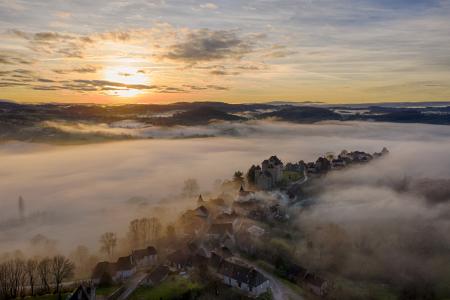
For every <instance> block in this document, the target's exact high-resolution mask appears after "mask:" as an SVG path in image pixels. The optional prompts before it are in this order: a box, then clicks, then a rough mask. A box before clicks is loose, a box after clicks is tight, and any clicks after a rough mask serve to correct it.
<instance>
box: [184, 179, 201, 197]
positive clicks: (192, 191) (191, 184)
mask: <svg viewBox="0 0 450 300" xmlns="http://www.w3.org/2000/svg"><path fill="white" fill-rule="evenodd" d="M199 191H200V187H199V185H198V182H197V180H195V179H193V178H189V179H187V180H186V181H185V182H184V186H183V191H182V194H183V196H185V197H194V196H195V195H198V194H199Z"/></svg>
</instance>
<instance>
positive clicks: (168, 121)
mask: <svg viewBox="0 0 450 300" xmlns="http://www.w3.org/2000/svg"><path fill="white" fill-rule="evenodd" d="M213 120H218V121H240V120H243V118H241V117H238V116H235V115H232V114H229V113H227V112H224V111H221V110H219V109H216V108H212V107H208V106H206V107H198V108H194V109H191V110H187V111H183V112H179V113H176V114H174V115H173V116H172V117H164V118H152V119H151V120H150V122H151V123H153V124H155V125H206V124H208V123H209V122H211V121H213Z"/></svg>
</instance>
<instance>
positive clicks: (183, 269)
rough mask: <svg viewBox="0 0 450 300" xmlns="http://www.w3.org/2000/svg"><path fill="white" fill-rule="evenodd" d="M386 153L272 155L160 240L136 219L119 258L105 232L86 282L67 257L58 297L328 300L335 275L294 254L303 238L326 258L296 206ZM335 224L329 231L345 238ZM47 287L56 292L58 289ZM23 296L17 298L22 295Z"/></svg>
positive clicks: (151, 222) (201, 198) (204, 200)
mask: <svg viewBox="0 0 450 300" xmlns="http://www.w3.org/2000/svg"><path fill="white" fill-rule="evenodd" d="M388 153H389V151H388V150H387V149H386V148H383V149H382V151H381V152H376V153H373V154H369V153H366V152H362V151H352V152H348V151H345V150H344V151H342V152H341V153H340V154H339V155H337V156H335V155H333V154H331V153H328V154H326V155H324V156H321V157H319V158H318V159H317V160H316V161H315V162H307V163H305V162H304V161H299V162H296V163H287V164H284V163H283V162H282V161H281V160H280V159H279V158H278V157H277V156H275V155H274V156H271V157H270V158H268V159H266V160H264V161H263V162H262V163H261V165H257V166H255V165H252V166H251V167H250V168H249V170H248V171H247V172H246V174H244V173H243V172H240V171H237V172H235V174H234V175H233V178H232V179H231V180H226V181H224V182H222V185H221V188H220V193H216V194H212V193H211V194H210V193H208V194H204V195H202V194H200V195H198V194H197V196H195V198H193V199H192V205H190V206H191V207H192V208H191V209H187V210H185V211H183V212H182V213H181V214H180V215H179V216H178V217H177V219H176V220H175V221H174V222H173V223H171V224H169V225H168V226H167V228H166V233H165V234H162V235H161V234H159V232H160V231H161V228H162V226H161V223H160V222H159V220H158V219H157V218H155V217H151V218H142V219H135V220H133V221H132V222H130V227H129V233H130V235H129V236H127V238H126V239H127V240H128V241H130V242H131V243H130V244H129V245H127V248H122V249H130V252H129V253H127V254H126V253H125V252H124V251H123V250H122V251H121V252H120V253H115V249H116V248H117V247H116V246H117V242H118V240H117V238H116V236H115V234H114V233H112V232H108V233H105V234H104V235H102V237H101V243H102V250H103V251H104V252H105V253H106V254H107V255H106V256H105V258H107V259H106V260H104V261H100V262H98V263H96V264H95V263H94V265H91V266H90V268H89V265H88V266H87V268H88V269H90V270H92V271H90V272H89V273H90V274H91V275H90V278H89V279H83V280H77V281H71V282H69V281H68V280H69V279H70V278H69V277H72V275H73V266H72V263H71V262H70V261H68V260H64V258H63V257H61V258H60V259H62V260H63V261H65V262H66V264H67V266H68V269H67V274H65V275H64V276H62V277H61V279H60V280H59V282H57V285H56V289H57V290H58V291H59V292H58V293H59V296H58V297H59V298H60V297H61V293H62V292H61V291H63V290H64V291H66V292H68V291H71V292H69V293H66V294H65V297H66V298H67V299H68V300H94V299H111V300H125V299H131V300H134V299H321V298H327V297H328V295H330V293H331V292H332V291H333V281H332V279H330V278H329V277H328V276H327V274H326V273H324V272H321V271H320V269H317V268H316V267H315V265H314V264H311V258H310V259H308V260H306V261H305V260H304V259H303V260H302V259H299V258H298V257H301V255H300V256H299V255H297V254H298V253H299V251H301V250H300V248H301V247H300V248H298V247H297V245H296V244H298V241H305V243H306V244H305V245H306V246H305V247H306V248H305V249H306V251H307V252H308V251H309V252H311V253H312V252H317V251H316V249H319V248H320V249H319V251H318V253H319V256H312V257H313V258H312V260H315V259H318V260H320V259H322V257H323V252H324V251H323V245H321V244H319V243H318V242H317V241H315V240H314V238H313V239H311V238H310V237H308V236H304V233H303V232H301V231H302V230H301V228H299V227H298V225H297V223H296V222H295V221H293V220H294V219H295V217H298V215H299V213H298V207H297V203H299V201H301V200H302V198H303V197H304V196H305V193H304V191H303V190H305V187H307V186H308V185H314V183H315V182H316V181H319V180H320V178H324V176H326V175H327V174H328V173H330V172H339V171H340V170H343V169H345V168H348V167H351V166H357V165H362V164H367V163H369V162H370V161H372V160H374V159H379V158H380V157H382V156H385V155H387V154H388ZM190 184H192V182H191V183H190ZM188 185H189V184H188ZM191 192H192V191H191ZM189 196H191V197H193V195H189ZM194 199H195V200H194ZM23 207H24V200H23V199H22V198H21V197H20V198H19V210H20V211H19V212H20V216H21V219H22V222H26V218H25V217H24V213H23V210H24V208H23ZM330 228H331V230H332V231H331V232H332V235H336V234H338V233H339V231H336V229H335V228H334V227H333V226H331V227H330ZM322 231H323V230H322ZM42 239H44V237H41V240H42ZM122 241H123V240H122ZM321 243H322V242H321ZM318 247H319V248H318ZM315 257H317V258H315ZM55 262H57V260H56V261H55ZM41 264H42V261H41V262H40V263H39V266H40V265H41ZM88 271H89V270H88ZM40 275H45V274H40ZM47 276H48V275H47ZM43 278H44V277H43ZM33 284H34V282H33ZM46 286H47V288H46V290H47V291H50V289H51V288H52V285H50V284H46ZM74 287H76V288H75V289H74ZM36 289H37V286H36ZM26 290H27V287H23V288H22V291H21V292H20V291H19V292H20V293H21V294H22V295H25V294H26ZM31 294H32V295H33V286H31ZM331 299H333V298H331Z"/></svg>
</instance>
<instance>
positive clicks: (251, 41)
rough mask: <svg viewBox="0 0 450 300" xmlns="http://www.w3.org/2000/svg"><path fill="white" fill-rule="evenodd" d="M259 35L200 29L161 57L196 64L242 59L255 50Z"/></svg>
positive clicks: (174, 45) (188, 35)
mask: <svg viewBox="0 0 450 300" xmlns="http://www.w3.org/2000/svg"><path fill="white" fill-rule="evenodd" d="M257 39H258V37H254V36H252V37H249V36H247V37H239V36H238V35H237V33H236V32H235V31H227V30H209V29H200V30H195V31H192V32H190V33H188V34H187V36H186V37H185V39H184V41H182V42H179V43H176V44H173V45H172V46H171V47H170V48H169V51H168V53H166V54H163V55H162V56H161V57H162V58H166V59H170V60H174V61H181V62H185V63H190V64H195V63H197V62H202V61H213V60H221V59H240V58H242V57H243V56H245V55H246V54H249V53H251V52H252V51H253V48H254V45H255V43H256V41H257Z"/></svg>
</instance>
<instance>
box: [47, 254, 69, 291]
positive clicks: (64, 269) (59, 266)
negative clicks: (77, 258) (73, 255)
mask: <svg viewBox="0 0 450 300" xmlns="http://www.w3.org/2000/svg"><path fill="white" fill-rule="evenodd" d="M74 270H75V265H74V264H73V263H72V262H71V261H70V260H69V259H67V258H65V257H64V256H62V255H56V256H54V257H53V259H52V261H51V272H52V276H53V280H54V282H55V285H56V288H55V293H56V294H58V295H60V293H61V290H60V287H61V283H62V282H63V281H64V280H66V279H70V278H72V276H73V274H74Z"/></svg>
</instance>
